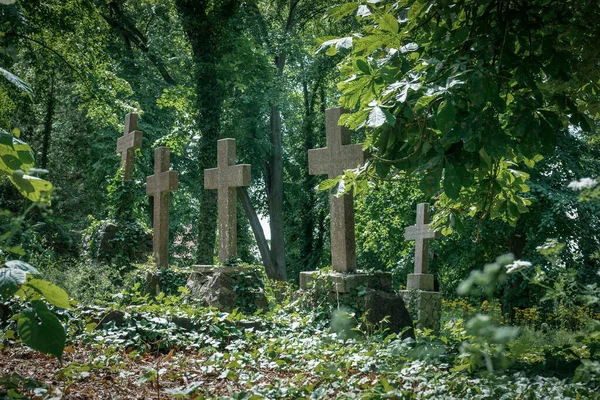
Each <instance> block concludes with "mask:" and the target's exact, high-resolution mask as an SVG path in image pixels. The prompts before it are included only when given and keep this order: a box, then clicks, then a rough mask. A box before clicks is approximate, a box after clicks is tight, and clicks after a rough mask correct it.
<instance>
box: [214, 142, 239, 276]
mask: <svg viewBox="0 0 600 400" xmlns="http://www.w3.org/2000/svg"><path fill="white" fill-rule="evenodd" d="M240 186H250V165H249V164H239V165H235V139H222V140H219V141H218V142H217V168H210V169H207V170H205V171H204V189H216V190H217V191H218V194H217V195H218V205H219V206H218V207H219V208H218V213H219V214H218V217H217V218H218V225H219V263H221V264H224V263H226V262H227V260H231V259H232V258H236V257H237V230H236V229H237V222H236V200H237V193H236V189H235V188H236V187H240Z"/></svg>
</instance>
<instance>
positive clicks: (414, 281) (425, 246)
mask: <svg viewBox="0 0 600 400" xmlns="http://www.w3.org/2000/svg"><path fill="white" fill-rule="evenodd" d="M439 237H440V233H439V232H437V231H432V230H430V229H429V204H427V203H421V204H417V223H416V225H413V226H409V227H407V228H405V229H404V239H405V240H414V241H415V273H414V274H410V275H409V283H408V284H407V286H408V288H409V289H421V290H433V275H430V274H429V273H428V272H429V271H428V255H429V254H428V252H429V242H428V240H429V239H437V238H439ZM411 275H412V276H411Z"/></svg>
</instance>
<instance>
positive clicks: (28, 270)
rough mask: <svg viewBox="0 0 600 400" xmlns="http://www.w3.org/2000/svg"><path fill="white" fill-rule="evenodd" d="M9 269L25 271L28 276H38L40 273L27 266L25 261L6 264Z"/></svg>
mask: <svg viewBox="0 0 600 400" xmlns="http://www.w3.org/2000/svg"><path fill="white" fill-rule="evenodd" d="M4 265H5V266H6V267H7V268H11V269H20V270H21V271H25V272H26V273H28V274H34V275H38V274H39V273H40V271H38V270H37V269H35V268H34V267H32V266H31V265H29V264H27V263H26V262H25V261H21V260H9V261H7V262H5V263H4Z"/></svg>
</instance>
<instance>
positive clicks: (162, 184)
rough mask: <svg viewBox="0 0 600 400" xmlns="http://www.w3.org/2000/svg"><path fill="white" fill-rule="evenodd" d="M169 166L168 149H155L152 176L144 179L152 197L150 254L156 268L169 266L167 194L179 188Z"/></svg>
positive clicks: (177, 179) (175, 173) (175, 175)
mask: <svg viewBox="0 0 600 400" xmlns="http://www.w3.org/2000/svg"><path fill="white" fill-rule="evenodd" d="M170 164H171V157H170V155H169V148H168V147H158V148H156V149H155V150H154V175H150V176H149V177H148V178H147V179H146V194H148V195H149V196H154V212H153V216H154V218H153V222H154V223H153V228H154V237H153V240H152V252H153V254H154V258H155V259H156V265H157V266H158V267H166V266H168V265H169V193H170V192H172V191H174V190H177V188H178V187H179V173H178V172H177V171H171V170H170V169H169V168H170Z"/></svg>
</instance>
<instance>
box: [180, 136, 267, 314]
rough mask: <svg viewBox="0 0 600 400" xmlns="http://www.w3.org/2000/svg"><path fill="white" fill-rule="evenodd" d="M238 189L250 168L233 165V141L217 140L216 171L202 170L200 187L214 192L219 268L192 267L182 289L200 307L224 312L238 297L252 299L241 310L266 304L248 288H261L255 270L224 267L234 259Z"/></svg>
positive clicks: (246, 182) (245, 182)
mask: <svg viewBox="0 0 600 400" xmlns="http://www.w3.org/2000/svg"><path fill="white" fill-rule="evenodd" d="M241 186H250V165H249V164H238V165H236V164H235V139H222V140H219V141H218V142H217V168H210V169H206V170H204V188H205V189H209V190H214V189H216V190H217V196H218V199H217V202H218V216H217V220H218V226H219V227H218V229H219V255H218V259H219V264H220V265H219V266H215V265H196V266H195V267H194V272H192V273H191V274H190V277H189V278H188V281H187V283H186V288H187V289H188V290H189V291H190V295H191V296H192V297H194V298H196V299H198V300H200V301H201V302H202V303H203V304H205V305H207V306H210V307H216V308H218V309H219V310H221V311H226V312H231V311H232V310H233V309H234V308H236V307H239V306H240V304H237V302H238V299H239V298H240V296H241V298H244V296H247V297H249V298H250V299H252V301H250V302H249V303H247V304H245V305H244V307H251V308H252V307H257V308H265V307H266V306H267V305H268V302H267V299H266V297H265V296H264V293H263V291H254V292H253V291H250V290H249V289H248V288H251V287H255V286H257V287H263V286H264V283H263V282H262V279H261V278H260V274H257V273H256V271H255V267H247V266H235V267H231V266H226V265H225V264H227V262H228V261H230V260H232V259H235V258H236V257H237V221H236V220H237V216H236V200H237V191H236V188H237V187H241ZM244 292H245V293H244Z"/></svg>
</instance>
